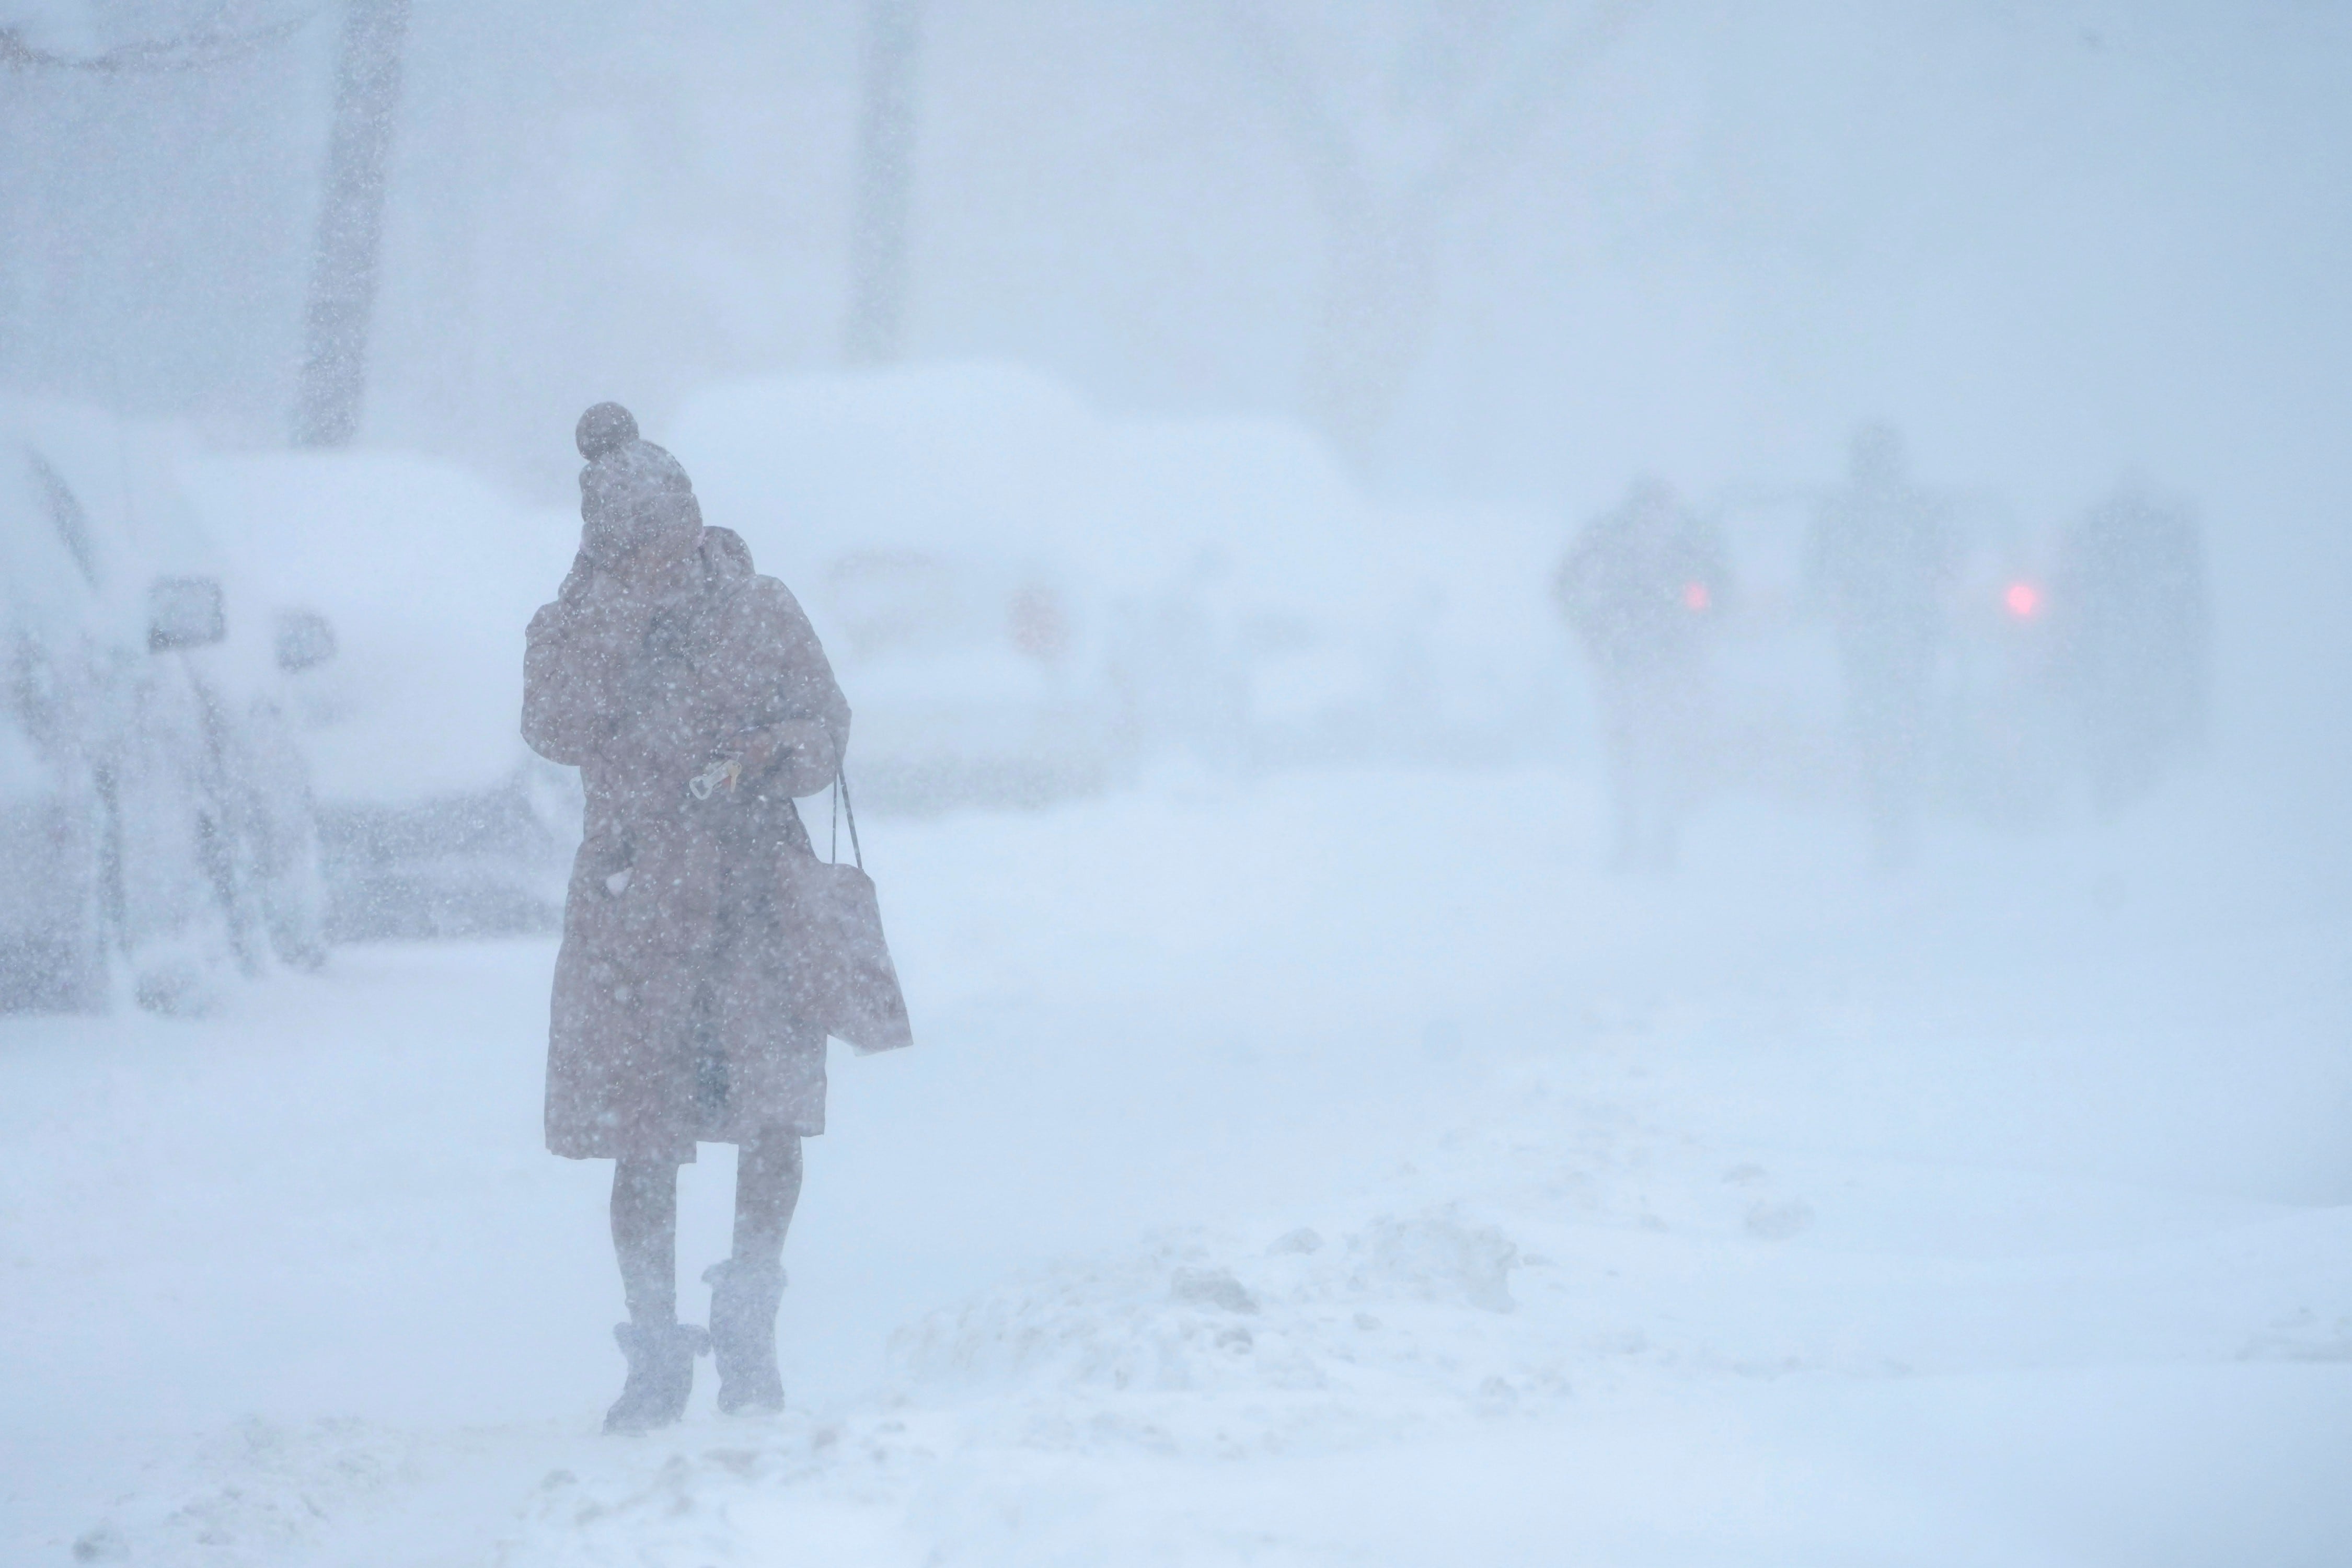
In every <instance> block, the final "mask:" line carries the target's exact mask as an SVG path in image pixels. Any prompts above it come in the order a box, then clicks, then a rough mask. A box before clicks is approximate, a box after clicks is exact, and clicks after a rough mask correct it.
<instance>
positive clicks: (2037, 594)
mask: <svg viewBox="0 0 2352 1568" xmlns="http://www.w3.org/2000/svg"><path fill="white" fill-rule="evenodd" d="M2000 602H2001V603H2002V604H2003V605H2006V606H2008V609H2009V613H2010V614H2011V615H2012V616H2016V617H2017V618H2018V619H2019V620H2021V621H2022V620H2029V619H2031V618H2032V617H2033V616H2036V615H2039V614H2040V613H2041V611H2042V590H2041V589H2039V588H2037V587H2035V586H2034V585H2033V584H2031V583H2022V582H2020V583H2011V584H2010V585H2009V586H2008V587H2007V588H2006V589H2004V590H2002V592H2001V595H2000Z"/></svg>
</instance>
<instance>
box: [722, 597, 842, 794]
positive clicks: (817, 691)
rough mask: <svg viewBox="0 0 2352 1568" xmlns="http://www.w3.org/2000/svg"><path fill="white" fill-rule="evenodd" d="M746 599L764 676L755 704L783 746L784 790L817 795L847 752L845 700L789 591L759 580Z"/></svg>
mask: <svg viewBox="0 0 2352 1568" xmlns="http://www.w3.org/2000/svg"><path fill="white" fill-rule="evenodd" d="M745 595H746V597H747V598H748V599H749V600H750V604H751V614H750V615H749V616H745V617H743V623H744V625H745V626H746V630H747V631H748V632H749V633H750V634H751V636H752V637H755V638H756V639H757V641H758V644H759V646H760V647H761V650H762V652H763V653H764V654H765V655H766V657H765V658H763V659H761V660H760V661H759V662H760V663H761V665H762V666H763V667H764V668H763V674H764V675H765V677H766V679H765V681H764V684H765V687H766V690H765V691H764V692H763V693H762V700H761V703H760V706H761V709H762V710H763V714H762V716H763V718H764V719H765V721H766V722H767V723H770V724H772V725H775V726H776V727H778V728H779V729H780V730H781V731H782V741H783V742H784V745H783V746H782V754H781V760H780V761H779V763H778V764H777V768H778V776H779V777H780V778H781V779H782V782H783V785H784V789H785V791H786V793H788V794H790V795H796V796H797V795H814V794H815V793H816V792H817V791H819V790H821V789H823V788H824V787H825V785H827V784H831V783H832V782H833V777H834V774H835V773H836V772H838V771H839V769H840V767H841V760H842V758H843V756H844V755H845V753H846V752H847V751H848V748H849V702H848V700H847V699H846V698H845V697H843V696H842V694H841V685H840V683H839V682H838V681H836V680H835V679H834V676H833V663H832V661H831V660H830V659H828V658H825V656H824V647H823V645H821V644H820V643H819V642H818V641H817V637H816V628H815V627H814V626H811V625H809V618H808V616H807V615H806V614H805V613H804V612H803V610H802V609H801V606H800V602H799V601H798V600H796V599H794V598H793V595H792V591H791V590H790V589H788V588H786V587H785V586H784V585H783V584H782V583H779V582H777V581H776V580H775V579H774V578H772V577H758V578H754V579H752V581H751V584H748V585H747V586H746V589H745Z"/></svg>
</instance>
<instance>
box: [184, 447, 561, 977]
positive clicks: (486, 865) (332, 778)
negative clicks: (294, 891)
mask: <svg viewBox="0 0 2352 1568" xmlns="http://www.w3.org/2000/svg"><path fill="white" fill-rule="evenodd" d="M185 475H186V483H187V487H188V491H189V494H190V495H191V497H192V498H194V501H195V504H196V505H197V506H198V508H199V509H200V510H202V512H203V514H204V517H205V521H206V522H207V524H208V525H209V526H210V528H211V529H212V531H214V533H215V535H216V536H217V537H218V538H220V539H222V540H224V541H227V542H234V544H235V546H236V551H237V554H238V558H239V560H240V563H242V565H243V567H244V569H245V571H246V572H247V574H248V575H249V576H250V577H251V579H252V580H253V581H254V582H256V583H257V584H262V585H264V586H265V587H266V589H267V590H268V593H269V594H270V595H271V596H272V597H273V600H274V601H275V602H276V603H278V605H282V606H285V611H284V615H285V617H286V618H285V619H284V620H283V621H282V623H281V626H280V635H281V637H282V638H283V646H284V652H285V654H286V657H287V658H288V659H289V662H290V663H292V664H294V665H298V666H299V667H300V668H296V669H294V670H293V671H292V672H291V673H289V676H288V677H287V682H288V688H289V697H288V703H289V712H290V714H291V716H292V718H293V719H294V721H295V723H296V726H297V727H298V729H299V732H300V735H301V743H302V746H303V748H304V750H305V752H307V753H308V755H309V757H310V766H311V772H312V777H313V781H314V784H313V788H314V792H315V795H316V797H317V802H318V805H317V812H318V819H319V830H320V847H321V863H322V868H323V873H324V877H325V884H326V907H327V917H326V921H327V930H328V932H329V934H330V935H331V937H332V938H333V939H334V940H336V941H360V940H367V939H374V938H389V937H432V936H474V935H485V934H493V933H504V932H516V931H548V930H552V929H554V927H555V926H556V924H557V923H558V922H559V921H560V920H561V918H562V908H563V888H564V879H565V876H566V875H567V872H568V870H569V862H570V857H571V852H572V846H573V845H574V844H575V843H576V842H577V841H578V837H579V832H580V803H579V785H578V780H577V778H576V776H575V775H574V774H573V773H572V771H571V770H570V769H568V768H557V767H555V766H554V765H552V764H551V763H546V762H543V761H542V760H541V759H540V758H538V757H536V756H534V755H532V754H531V752H530V750H529V748H527V747H526V746H524V745H523V743H522V737H521V733H520V729H519V727H518V726H519V715H520V712H521V710H522V634H523V627H524V626H526V625H527V624H529V622H530V616H531V612H532V611H533V610H534V609H536V608H537V607H538V605H540V604H541V602H542V601H543V600H545V599H547V598H548V597H550V596H551V595H552V594H553V593H554V591H555V586H556V584H558V583H560V582H561V581H562V577H563V574H564V572H565V570H566V569H567V568H568V567H569V566H570V564H571V561H572V551H573V549H574V548H575V546H576V545H577V542H578V536H579V520H578V519H577V517H576V516H573V515H572V514H570V513H567V512H564V511H562V510H556V509H552V508H547V509H541V510H532V509H530V508H527V507H523V506H520V505H518V504H516V503H514V502H512V501H510V500H508V499H506V498H505V497H503V496H501V495H500V494H499V493H498V492H497V491H496V490H494V489H491V488H490V487H488V485H486V484H484V483H483V482H482V481H480V480H479V479H476V478H474V477H473V476H472V475H470V474H468V473H467V472H466V471H465V470H463V469H461V468H456V467H454V466H452V465H449V464H446V463H443V462H438V461H436V460H434V459H431V458H423V457H418V456H415V455H413V454H407V453H398V452H368V451H360V452H331V453H329V452H303V453H268V454H251V455H236V456H226V455H216V456H210V457H205V458H197V459H194V460H192V461H191V462H189V463H188V464H187V465H186V467H185ZM330 642H331V644H332V646H333V648H334V657H333V658H331V659H326V660H321V661H319V662H316V663H309V662H306V660H305V657H304V650H306V649H313V648H317V647H322V646H324V645H326V644H328V643H330Z"/></svg>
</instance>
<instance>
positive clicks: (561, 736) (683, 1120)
mask: <svg viewBox="0 0 2352 1568" xmlns="http://www.w3.org/2000/svg"><path fill="white" fill-rule="evenodd" d="M577 441H578V445H579V447H580V451H581V454H582V456H583V457H585V458H587V459H588V466H587V467H586V468H584V469H583V470H582V472H581V476H580V490H581V500H580V514H581V521H582V531H581V545H580V554H579V558H578V560H577V561H576V562H574V563H573V565H572V572H571V574H570V575H569V576H567V577H566V578H565V579H564V582H563V584H562V589H561V590H560V591H559V593H558V594H557V595H556V598H555V600H554V602H553V603H551V604H550V605H545V606H543V607H542V608H541V610H540V611H539V613H538V614H537V615H536V616H533V617H532V619H531V623H530V635H529V648H528V652H527V654H526V656H525V658H526V663H525V687H524V695H523V721H522V729H523V735H524V738H525V739H526V740H528V741H529V742H530V745H531V746H532V748H533V749H535V750H536V751H538V752H540V753H541V755H543V756H545V757H547V758H549V759H550V760H551V761H554V762H558V763H575V764H577V765H578V766H579V768H580V770H581V775H582V779H583V783H584V784H585V786H586V790H587V822H586V829H585V834H584V837H583V841H582V843H581V846H580V849H579V853H578V855H577V857H576V858H575V859H574V861H573V865H572V885H571V890H570V892H569V894H568V896H567V898H566V900H565V903H564V916H563V945H562V952H560V953H559V955H558V957H557V959H556V967H555V993H554V1007H553V1018H552V1024H551V1031H550V1039H549V1047H548V1073H547V1142H548V1147H549V1148H550V1149H551V1150H552V1151H553V1152H556V1153H558V1154H562V1155H565V1156H567V1157H570V1158H572V1159H608V1160H612V1161H614V1162H615V1166H614V1177H613V1202H612V1222H613V1244H614V1250H615V1251H616V1253H617V1255H618V1257H619V1261H620V1268H621V1279H622V1287H623V1290H624V1294H625V1298H626V1300H627V1303H628V1311H629V1321H627V1322H626V1323H624V1324H622V1325H621V1326H620V1328H619V1329H618V1330H617V1331H616V1333H617V1337H618V1338H619V1340H620V1343H621V1347H622V1350H623V1352H625V1354H626V1356H627V1358H628V1368H629V1370H628V1381H627V1384H626V1385H625V1387H624V1389H623V1390H622V1394H621V1397H620V1399H619V1401H618V1402H617V1403H615V1404H614V1405H613V1407H612V1409H611V1410H610V1411H609V1412H608V1413H607V1414H606V1415H605V1418H604V1426H605V1429H606V1430H607V1431H642V1430H645V1429H646V1428H648V1427H653V1426H661V1425H663V1424H665V1423H667V1422H671V1421H675V1420H676V1419H677V1417H678V1415H680V1413H681V1412H682V1411H683V1410H684V1408H685V1405H686V1402H687V1398H688V1394H689V1393H690V1392H691V1390H692V1387H693V1377H694V1358H695V1356H696V1354H697V1353H698V1352H699V1351H700V1350H701V1349H702V1348H703V1347H704V1345H705V1344H706V1342H707V1343H708V1344H709V1348H710V1349H711V1350H712V1351H713V1352H715V1356H716V1359H717V1363H718V1370H719V1406H720V1408H721V1409H724V1410H774V1409H778V1408H781V1407H782V1403H783V1384H782V1378H781V1376H780V1375H779V1373H778V1371H777V1364H776V1345H775V1318H776V1310H777V1306H778V1303H779V1300H780V1299H781V1297H782V1290H783V1285H784V1273H783V1265H782V1257H783V1244H784V1233H785V1230H786V1228H787V1226H789V1225H790V1224H791V1222H792V1216H793V1206H794V1205H795V1204H796V1202H797V1201H798V1198H799V1195H800V1185H801V1140H802V1139H803V1138H804V1137H808V1136H811V1135H814V1134H815V1133H819V1132H822V1131H824V1094H825V1080H824V1044H825V1036H824V1030H823V1028H822V1027H821V1026H819V1025H817V1024H816V1023H815V1022H814V1021H812V1020H810V1019H808V1018H805V1017H803V1016H799V1014H798V1013H797V1012H796V1011H795V1008H794V1005H793V990H792V988H791V986H790V985H789V984H788V980H787V975H788V972H789V971H790V969H791V967H792V964H793V960H794V956H795V955H794V953H793V952H792V951H790V947H791V943H790V941H789V940H788V938H787V935H786V932H787V930H788V926H787V923H786V922H785V921H784V920H783V919H782V909H781V908H780V903H781V893H780V888H781V885H782V875H783V873H784V871H785V869H786V863H787V861H788V860H790V858H793V857H795V856H798V857H803V858H805V857H807V856H808V855H809V853H810V849H809V844H808V837H807V834H806V831H805V829H804V828H803V826H802V825H801V820H800V815H799V813H798V812H797V811H796V810H795V809H794V807H793V797H794V796H796V795H814V794H815V793H816V792H818V791H820V790H822V789H824V787H825V786H826V785H827V784H831V783H832V782H833V780H834V778H835V773H836V772H837V770H838V768H839V766H840V763H841V757H842V752H843V748H844V747H845V745H846V744H847V742H848V738H849V707H848V704H847V703H846V702H845V701H844V700H843V699H842V695H841V690H840V688H839V687H838V686H837V685H835V681H834V677H833V670H832V668H831V666H830V665H829V664H828V663H827V662H826V660H825V657H824V649H823V648H821V647H819V646H818V644H817V639H816V635H815V633H814V631H813V630H812V629H811V628H810V626H809V623H808V618H807V617H806V616H804V615H803V614H802V612H801V608H800V605H798V604H797V603H796V602H795V601H794V600H793V595H791V594H790V593H789V592H787V591H786V590H785V588H784V586H783V584H781V583H779V582H777V581H776V580H775V579H773V578H772V577H762V576H759V575H757V574H755V573H754V572H753V571H752V566H751V552H750V550H749V549H748V548H746V547H745V545H744V543H743V542H742V540H741V539H740V538H739V537H737V536H736V535H735V534H734V533H732V532H730V531H728V530H726V529H722V528H706V527H704V526H703V522H702V515H701V509H700V506H699V505H698V502H697V500H696V499H695V495H694V489H693V486H692V485H691V483H690V482H689V481H688V478H687V474H686V470H685V469H684V468H681V467H680V466H679V464H678V463H677V459H676V458H672V457H671V456H670V455H669V454H668V453H667V452H666V451H664V450H663V449H662V448H661V447H656V446H654V445H653V444H651V443H650V442H646V441H643V440H640V439H638V438H637V431H636V422H635V420H634V419H633V418H631V417H630V416H629V414H628V411H627V410H625V409H624V408H622V407H620V406H619V405H617V404H600V405H597V406H596V407H594V408H591V409H590V410H588V412H587V413H586V414H585V415H583V416H582V418H581V420H580V426H579V430H578V432H577ZM697 1142H725V1143H733V1144H736V1145H738V1147H739V1151H740V1153H739V1159H738V1164H737V1176H736V1186H735V1232H734V1248H733V1254H732V1256H731V1257H730V1258H728V1259H727V1260H726V1261H724V1262H722V1263H720V1264H719V1265H717V1266H716V1267H715V1268H712V1269H711V1270H710V1271H709V1273H708V1274H706V1276H705V1278H706V1279H709V1281H710V1282H711V1285H712V1290H711V1300H710V1324H709V1331H708V1335H707V1336H706V1334H705V1331H703V1330H701V1329H698V1328H696V1327H693V1326H691V1325H686V1324H681V1323H680V1322H679V1321H678V1320H677V1172H678V1167H679V1166H680V1165H681V1164H683V1163H687V1162H689V1161H691V1160H693V1159H694V1157H695V1145H696V1143H697Z"/></svg>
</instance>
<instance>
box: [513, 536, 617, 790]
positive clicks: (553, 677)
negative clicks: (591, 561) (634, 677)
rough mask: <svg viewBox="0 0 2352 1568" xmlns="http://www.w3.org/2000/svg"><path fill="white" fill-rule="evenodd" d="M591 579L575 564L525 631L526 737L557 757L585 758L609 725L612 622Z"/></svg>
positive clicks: (564, 759)
mask: <svg viewBox="0 0 2352 1568" xmlns="http://www.w3.org/2000/svg"><path fill="white" fill-rule="evenodd" d="M587 584H588V576H587V573H586V572H585V570H584V569H583V568H582V567H580V566H576V565H575V566H574V567H573V568H572V574H571V575H570V576H569V577H566V578H565V579H564V580H563V587H562V590H561V591H560V592H559V593H558V594H557V595H556V596H555V599H554V601H553V602H552V603H550V604H546V605H541V606H540V608H539V613H538V614H537V615H535V616H531V618H530V631H529V632H527V633H525V634H524V643H523V656H522V659H523V663H522V738H523V741H524V742H525V743H526V744H528V745H529V746H530V749H531V750H532V751H534V752H538V753H539V754H540V755H541V756H542V757H545V758H546V759H547V760H548V761H549V762H551V763H575V764H576V763H580V762H582V761H583V760H584V759H585V758H586V757H587V755H588V753H589V752H591V751H592V750H593V749H594V747H595V744H596V742H598V741H599V740H600V739H602V738H603V735H604V731H605V730H606V729H607V728H608V725H607V722H606V719H605V713H604V710H605V709H606V707H607V704H606V703H605V702H604V700H603V698H604V688H605V687H606V686H607V685H608V684H609V683H610V679H611V676H612V669H611V666H612V663H613V661H612V660H611V659H610V658H607V657H605V655H606V654H607V653H608V652H609V649H608V648H607V647H605V646H604V645H605V644H606V643H608V642H609V641H610V637H609V635H608V634H609V632H610V630H611V628H610V627H609V626H604V625H603V624H602V618H601V617H598V616H594V615H593V612H592V609H591V606H590V605H589V604H588V603H587Z"/></svg>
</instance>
